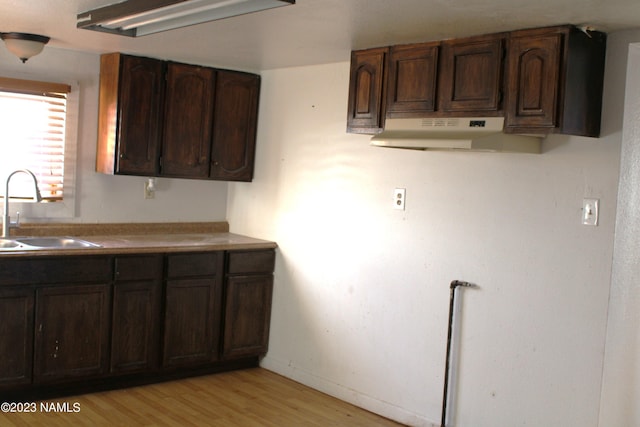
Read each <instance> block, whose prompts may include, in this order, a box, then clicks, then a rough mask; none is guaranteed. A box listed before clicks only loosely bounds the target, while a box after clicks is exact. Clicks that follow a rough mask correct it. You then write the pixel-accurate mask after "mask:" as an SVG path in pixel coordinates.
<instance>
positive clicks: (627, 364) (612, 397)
mask: <svg viewBox="0 0 640 427" xmlns="http://www.w3.org/2000/svg"><path fill="white" fill-rule="evenodd" d="M624 37H625V39H626V40H628V41H629V42H632V41H639V40H640V31H635V32H628V33H625V34H624ZM624 53H626V52H621V55H622V54H624ZM639 67H640V44H638V43H636V44H633V45H631V47H630V49H629V62H628V65H627V70H628V73H627V89H626V99H625V113H624V127H623V128H624V131H623V138H622V157H621V171H620V187H619V199H618V211H617V219H616V237H615V247H614V261H613V274H612V279H611V299H610V303H609V323H608V328H607V345H606V357H605V370H604V377H603V387H602V405H601V411H600V426H602V427H606V426H638V425H640V405H639V404H638V403H639V402H640V286H638V284H639V283H640V279H638V277H640V262H639V261H638V260H640V169H639V168H638V164H640V120H639V119H640V77H639V76H638V73H637V70H638V68H639Z"/></svg>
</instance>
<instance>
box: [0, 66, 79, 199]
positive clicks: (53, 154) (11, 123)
mask: <svg viewBox="0 0 640 427" xmlns="http://www.w3.org/2000/svg"><path fill="white" fill-rule="evenodd" d="M70 90H71V88H70V86H68V85H64V84H58V83H47V82H35V81H29V80H19V79H8V78H0V176H2V177H3V181H2V183H4V182H5V181H4V180H6V177H7V176H8V175H9V174H10V173H11V172H13V171H14V170H17V169H29V170H30V171H31V172H33V173H34V174H35V175H36V178H37V179H38V186H39V187H40V193H41V195H42V198H43V200H44V201H50V202H51V201H58V200H62V199H63V194H64V150H65V136H66V135H65V123H66V115H67V94H68V93H69V92H70ZM3 187H4V185H3ZM32 188H33V183H30V180H29V179H28V177H27V176H26V175H25V174H16V175H15V176H14V177H12V178H11V186H10V196H11V197H12V198H25V199H27V198H31V195H32V193H33V190H32ZM2 193H3V196H4V188H3V190H2Z"/></svg>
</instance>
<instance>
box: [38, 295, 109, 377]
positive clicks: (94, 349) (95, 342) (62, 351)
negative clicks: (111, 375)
mask: <svg viewBox="0 0 640 427" xmlns="http://www.w3.org/2000/svg"><path fill="white" fill-rule="evenodd" d="M36 307H37V308H36V338H35V359H34V382H49V381H55V380H62V379H66V378H70V379H72V378H80V377H91V376H97V375H101V374H104V373H105V372H106V370H107V361H108V356H109V354H108V345H109V327H110V307H111V298H110V286H109V285H107V284H98V285H76V286H66V285H64V286H50V287H43V288H40V289H37V290H36Z"/></svg>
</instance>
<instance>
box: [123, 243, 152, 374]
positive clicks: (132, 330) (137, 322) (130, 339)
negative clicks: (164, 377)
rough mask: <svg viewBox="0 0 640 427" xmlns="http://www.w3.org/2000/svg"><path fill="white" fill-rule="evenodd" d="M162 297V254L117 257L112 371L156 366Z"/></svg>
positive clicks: (135, 370) (143, 369) (150, 368)
mask: <svg viewBox="0 0 640 427" xmlns="http://www.w3.org/2000/svg"><path fill="white" fill-rule="evenodd" d="M161 297H162V256H161V255H148V256H128V257H124V256H123V257H117V258H116V260H115V281H114V285H113V313H112V330H111V372H112V373H131V372H140V371H148V370H154V369H156V368H157V367H158V362H159V357H158V352H159V348H160V347H159V341H160V307H161Z"/></svg>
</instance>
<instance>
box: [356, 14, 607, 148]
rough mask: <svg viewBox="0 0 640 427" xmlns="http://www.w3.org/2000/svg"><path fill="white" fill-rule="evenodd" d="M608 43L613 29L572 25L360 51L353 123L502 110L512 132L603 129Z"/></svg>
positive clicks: (369, 128) (365, 128) (367, 127)
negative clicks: (602, 112) (584, 28)
mask: <svg viewBox="0 0 640 427" xmlns="http://www.w3.org/2000/svg"><path fill="white" fill-rule="evenodd" d="M605 49H606V34H604V33H601V32H597V31H589V32H588V34H587V33H585V32H583V31H581V30H579V29H577V28H576V27H574V26H571V25H564V26H558V27H547V28H537V29H530V30H520V31H513V32H510V33H496V34H488V35H482V36H476V37H467V38H462V39H452V40H444V41H441V42H429V43H418V44H411V45H399V46H391V47H385V48H374V49H366V50H361V51H354V52H352V53H351V76H350V81H349V108H348V118H347V131H348V132H353V133H379V132H381V131H382V129H383V128H384V119H385V118H386V117H389V118H416V117H417V118H421V117H425V118H428V117H461V116H476V117H486V116H489V117H491V116H498V117H505V132H507V133H518V134H547V133H563V134H569V135H581V136H592V137H597V136H599V134H600V115H601V111H600V110H601V107H602V89H603V82H604V61H605ZM380 100H383V101H382V102H380Z"/></svg>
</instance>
